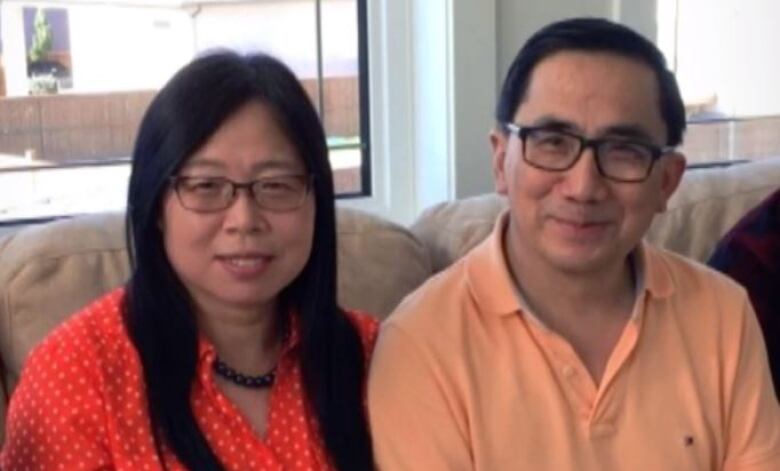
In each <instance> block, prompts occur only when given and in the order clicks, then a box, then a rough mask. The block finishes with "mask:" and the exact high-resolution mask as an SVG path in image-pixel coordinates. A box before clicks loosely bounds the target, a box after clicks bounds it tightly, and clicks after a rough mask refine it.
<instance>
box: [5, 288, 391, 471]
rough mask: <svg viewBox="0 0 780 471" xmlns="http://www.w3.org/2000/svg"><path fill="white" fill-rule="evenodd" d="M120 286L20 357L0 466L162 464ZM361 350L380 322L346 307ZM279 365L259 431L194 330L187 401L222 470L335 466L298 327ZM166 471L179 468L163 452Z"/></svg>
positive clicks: (39, 470) (308, 470)
mask: <svg viewBox="0 0 780 471" xmlns="http://www.w3.org/2000/svg"><path fill="white" fill-rule="evenodd" d="M123 297H124V290H123V289H118V290H115V291H113V292H112V293H110V294H108V295H106V296H104V297H103V298H101V299H99V300H97V301H96V302H94V303H92V304H91V305H89V306H87V307H86V308H84V309H83V310H82V311H81V312H80V313H78V314H76V315H75V316H73V317H71V318H70V319H68V320H67V321H66V322H65V323H63V324H62V325H61V326H59V327H58V328H57V329H55V330H54V331H53V332H52V333H51V334H50V335H49V336H48V337H47V338H46V339H45V340H44V341H43V342H42V343H41V344H40V345H39V346H38V347H36V348H35V350H34V351H33V352H32V353H31V354H30V356H29V357H28V359H27V361H26V362H25V366H24V370H23V371H22V376H21V379H20V382H19V386H18V387H17V388H16V390H15V391H14V394H13V396H12V398H11V405H10V409H9V412H8V422H7V432H6V440H5V444H4V447H3V452H2V454H1V455H0V468H2V469H3V470H4V471H15V470H19V471H22V470H30V471H33V470H34V471H47V470H67V471H75V470H86V471H91V470H109V469H110V470H127V471H131V470H132V471H143V470H161V469H162V466H161V464H160V462H159V460H158V457H157V454H156V453H155V451H154V450H155V448H154V443H153V440H152V431H151V426H150V421H149V416H148V414H147V403H146V390H145V386H144V382H143V371H142V369H141V363H140V360H139V357H138V353H137V351H136V349H135V347H134V346H133V344H132V342H131V341H130V338H129V337H128V335H127V331H126V330H125V326H124V322H123V321H122V314H121V313H122V305H123ZM348 314H349V317H350V319H351V320H352V321H353V322H354V324H355V326H356V327H357V328H358V331H359V333H360V336H361V338H362V339H363V344H364V347H365V349H366V351H367V353H368V354H370V351H371V349H372V348H373V343H374V339H375V337H376V331H377V328H378V323H377V321H376V320H375V319H373V318H371V317H369V316H367V315H365V314H357V313H348ZM292 324H293V330H292V334H291V335H290V338H289V339H288V341H287V343H286V345H285V346H284V348H283V352H282V355H281V358H280V359H279V363H278V364H277V368H276V381H275V382H274V384H273V386H272V388H271V394H270V398H269V404H268V411H269V412H268V426H267V431H266V436H265V437H259V436H258V435H257V434H255V432H254V430H253V429H252V426H251V425H250V424H249V421H247V420H246V419H245V418H244V416H243V414H242V413H241V412H240V411H239V410H238V408H237V407H236V406H235V405H233V403H232V402H231V401H230V400H229V399H228V398H227V396H225V395H224V394H223V393H222V392H221V391H220V389H219V388H217V386H216V383H215V382H214V373H213V371H212V365H213V362H214V359H215V357H216V353H215V350H214V346H213V345H211V344H210V343H209V342H208V341H206V340H205V338H203V337H201V339H200V344H199V357H198V365H197V377H196V378H194V379H193V387H192V393H191V398H190V399H191V404H192V409H193V412H194V415H195V419H196V421H197V422H198V425H199V426H200V428H201V430H202V431H203V433H204V435H205V437H206V440H207V441H208V442H209V445H210V446H211V448H212V450H214V453H215V454H216V455H217V457H218V458H219V459H220V461H221V462H222V464H223V466H224V467H225V469H226V470H231V471H252V470H276V471H315V470H328V469H332V467H331V465H330V461H329V459H328V457H327V456H326V452H325V450H324V445H323V443H322V440H321V437H320V436H319V433H318V430H317V429H318V426H317V423H316V420H315V419H314V418H313V417H312V415H311V414H310V413H309V408H308V405H307V403H306V401H305V398H304V396H303V387H302V383H301V381H302V378H301V372H300V367H299V364H298V355H297V348H296V346H297V342H298V340H297V339H298V335H297V329H296V328H295V325H296V323H295V322H293V323H292ZM164 459H165V462H166V466H167V469H168V470H169V471H180V470H183V469H184V467H183V466H182V465H181V463H179V462H178V460H177V459H176V458H175V457H174V456H173V454H172V453H171V452H170V451H168V450H166V451H165V452H164Z"/></svg>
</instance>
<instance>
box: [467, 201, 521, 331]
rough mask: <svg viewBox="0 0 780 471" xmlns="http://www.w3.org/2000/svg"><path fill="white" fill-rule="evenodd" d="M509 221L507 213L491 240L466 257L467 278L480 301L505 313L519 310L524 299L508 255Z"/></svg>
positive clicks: (484, 307)
mask: <svg viewBox="0 0 780 471" xmlns="http://www.w3.org/2000/svg"><path fill="white" fill-rule="evenodd" d="M508 221H509V213H508V212H506V211H505V212H504V213H502V214H501V216H499V217H498V219H497V220H496V223H495V225H494V226H493V231H492V232H491V233H490V235H489V236H488V238H487V239H485V240H484V241H482V242H481V243H480V244H479V245H477V246H476V247H475V248H474V250H472V251H471V252H470V253H469V254H468V255H467V256H466V259H465V260H464V263H465V264H466V266H465V269H466V279H467V283H468V286H469V289H470V290H471V293H472V295H473V296H474V300H475V302H476V304H477V305H478V306H479V307H480V310H481V311H483V312H486V313H492V314H495V315H499V316H503V315H510V314H515V313H517V311H518V310H520V308H521V306H520V301H519V299H518V297H517V294H516V293H517V291H516V289H515V283H514V280H513V279H512V275H511V272H510V271H509V265H508V263H507V259H506V256H505V255H504V247H503V245H504V244H503V234H504V230H505V229H506V226H507V223H508Z"/></svg>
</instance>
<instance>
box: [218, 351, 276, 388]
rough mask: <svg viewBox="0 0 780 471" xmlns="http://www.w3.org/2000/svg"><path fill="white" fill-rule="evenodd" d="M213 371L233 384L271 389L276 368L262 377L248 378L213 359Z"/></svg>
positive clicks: (222, 362) (220, 361)
mask: <svg viewBox="0 0 780 471" xmlns="http://www.w3.org/2000/svg"><path fill="white" fill-rule="evenodd" d="M214 371H215V372H216V373H217V374H218V375H220V376H222V377H223V378H225V379H226V380H228V381H230V382H231V383H233V384H237V385H238V386H243V387H245V388H252V389H260V388H268V387H271V386H272V385H273V384H274V380H275V379H276V367H273V369H271V371H269V372H268V373H266V374H264V375H260V376H250V375H245V374H241V373H239V372H238V371H236V370H234V369H233V368H231V367H229V366H227V365H226V364H225V362H224V361H222V360H220V359H219V357H217V358H215V359H214Z"/></svg>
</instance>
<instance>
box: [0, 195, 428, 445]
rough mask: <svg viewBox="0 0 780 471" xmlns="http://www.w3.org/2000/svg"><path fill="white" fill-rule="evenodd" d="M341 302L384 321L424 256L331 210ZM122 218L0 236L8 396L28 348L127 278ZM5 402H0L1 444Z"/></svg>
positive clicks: (2, 349)
mask: <svg viewBox="0 0 780 471" xmlns="http://www.w3.org/2000/svg"><path fill="white" fill-rule="evenodd" d="M337 220H338V223H337V231H338V264H339V278H338V290H339V300H340V302H341V303H342V305H343V306H344V307H346V308H351V309H360V310H363V311H365V312H368V313H372V314H374V315H376V316H377V317H379V318H384V317H385V316H386V315H387V314H389V312H390V311H391V310H392V309H393V308H394V307H395V306H396V305H397V304H398V302H399V301H400V300H401V299H402V298H403V297H404V296H405V295H406V294H407V293H409V292H410V291H411V290H413V289H414V288H416V287H417V286H419V285H420V284H421V283H422V282H423V281H424V280H425V279H426V278H428V276H430V274H431V273H432V272H431V267H430V262H429V258H428V254H427V251H426V250H425V248H424V247H423V246H422V244H420V243H419V242H418V241H417V240H416V239H415V238H414V236H412V235H411V233H410V232H409V231H408V230H406V229H405V228H403V227H400V226H398V225H395V224H393V223H391V222H388V221H386V220H383V219H381V218H379V217H376V216H373V215H370V214H368V213H364V212H361V211H357V210H351V209H345V208H339V210H338V213H337ZM128 273H129V266H128V257H127V250H126V244H125V239H124V216H123V214H118V213H117V214H101V215H94V216H81V217H76V218H71V219H67V220H61V221H57V222H54V223H49V224H43V225H39V226H33V227H28V228H25V229H22V230H21V231H19V232H17V233H15V234H13V235H11V236H10V237H7V238H4V239H0V360H2V366H3V369H2V371H0V373H2V374H0V379H2V381H3V383H4V386H5V388H4V390H3V394H5V395H6V396H7V394H8V393H10V392H12V391H13V388H14V386H15V385H16V382H17V381H18V378H19V373H20V371H21V368H22V365H23V363H24V360H25V358H26V357H27V354H28V353H29V352H30V350H31V349H32V348H33V347H34V346H35V345H36V344H37V343H38V342H39V341H40V340H41V339H42V338H43V337H44V336H45V335H46V334H47V333H49V332H50V331H51V330H52V329H53V328H54V327H55V326H56V325H58V324H59V323H60V322H62V320H63V319H65V318H66V317H68V316H69V315H71V314H72V313H73V312H75V311H77V310H78V309H79V308H81V307H83V306H84V305H86V304H87V303H88V302H90V301H91V300H93V299H95V298H97V297H98V296H100V295H101V294H103V293H105V292H107V291H109V290H111V289H112V288H114V287H117V286H120V285H122V284H123V283H124V282H125V281H126V280H127V277H128ZM5 399H6V398H5V397H2V398H0V443H2V433H3V429H4V423H5V420H4V419H5V406H6V402H7V401H6V400H5Z"/></svg>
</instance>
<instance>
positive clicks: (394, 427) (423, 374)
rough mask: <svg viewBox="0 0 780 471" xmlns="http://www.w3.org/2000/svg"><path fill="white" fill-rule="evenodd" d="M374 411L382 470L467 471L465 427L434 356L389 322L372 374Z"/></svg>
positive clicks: (374, 431)
mask: <svg viewBox="0 0 780 471" xmlns="http://www.w3.org/2000/svg"><path fill="white" fill-rule="evenodd" d="M368 408H369V418H370V421H371V433H372V436H373V441H374V453H375V456H376V461H377V465H378V468H379V469H380V470H382V471H407V470H408V471H412V470H421V469H424V470H426V471H445V470H446V471H467V470H472V469H473V465H472V459H471V451H470V447H469V442H468V439H467V434H466V431H465V427H464V426H463V424H462V423H460V422H459V421H458V420H457V419H458V418H457V416H456V414H455V412H454V408H453V407H452V401H451V400H448V397H447V394H446V389H445V386H444V385H443V382H442V381H441V378H440V376H438V375H437V374H436V367H435V365H434V364H433V362H432V361H431V358H430V357H429V356H426V355H424V354H423V352H422V351H421V349H420V348H419V347H418V345H416V344H415V343H414V340H413V339H412V338H410V337H409V336H408V335H406V333H405V332H404V331H403V330H401V329H400V328H398V327H396V326H394V325H390V324H385V325H384V326H383V327H382V330H381V332H380V335H379V340H378V342H377V346H376V349H375V351H374V358H373V362H372V365H371V371H370V373H369V382H368Z"/></svg>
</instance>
